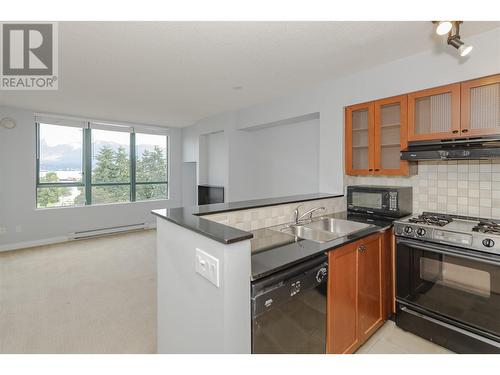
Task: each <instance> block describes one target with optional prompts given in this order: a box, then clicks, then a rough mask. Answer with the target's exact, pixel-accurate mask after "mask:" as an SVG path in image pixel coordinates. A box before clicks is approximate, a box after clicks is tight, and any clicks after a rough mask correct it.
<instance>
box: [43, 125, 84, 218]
mask: <svg viewBox="0 0 500 375" xmlns="http://www.w3.org/2000/svg"><path fill="white" fill-rule="evenodd" d="M37 135H38V152H37V155H38V157H37V167H38V168H37V172H38V173H37V207H38V208H41V207H62V206H76V205H83V204H85V186H84V184H83V178H82V176H83V129H82V128H77V127H69V126H60V125H52V124H43V123H41V124H39V126H38V127H37Z"/></svg>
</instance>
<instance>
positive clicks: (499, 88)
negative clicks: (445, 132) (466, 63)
mask: <svg viewBox="0 0 500 375" xmlns="http://www.w3.org/2000/svg"><path fill="white" fill-rule="evenodd" d="M461 90H462V91H461V122H460V125H461V134H462V135H463V136H482V135H491V134H498V133H500V74H498V75H495V76H490V77H485V78H479V79H474V80H471V81H466V82H462V84H461Z"/></svg>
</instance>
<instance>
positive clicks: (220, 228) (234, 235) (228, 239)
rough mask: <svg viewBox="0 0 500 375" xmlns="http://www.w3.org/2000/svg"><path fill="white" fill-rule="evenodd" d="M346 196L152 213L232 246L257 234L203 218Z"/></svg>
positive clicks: (306, 196) (317, 195)
mask: <svg viewBox="0 0 500 375" xmlns="http://www.w3.org/2000/svg"><path fill="white" fill-rule="evenodd" d="M342 196H343V195H342V194H340V195H339V194H325V193H315V194H304V195H294V196H289V197H280V198H269V199H255V200H250V201H242V202H228V203H218V204H207V205H203V206H192V207H178V208H164V209H158V210H153V211H152V213H153V214H154V215H156V216H158V217H161V218H163V219H165V220H168V221H171V222H173V223H176V224H178V225H180V226H182V227H184V228H187V229H190V230H192V231H194V232H197V233H200V234H202V235H204V236H206V237H209V238H211V239H213V240H215V241H218V242H221V243H224V244H230V243H234V242H239V241H243V240H248V239H251V238H252V237H253V234H252V233H251V232H246V231H243V230H240V229H236V228H233V227H230V226H227V225H224V224H220V223H217V222H214V221H210V220H207V219H204V218H203V215H208V214H216V213H221V212H228V211H238V210H246V209H250V208H259V207H267V206H274V205H278V204H287V203H299V202H307V201H312V200H317V199H328V198H337V197H342Z"/></svg>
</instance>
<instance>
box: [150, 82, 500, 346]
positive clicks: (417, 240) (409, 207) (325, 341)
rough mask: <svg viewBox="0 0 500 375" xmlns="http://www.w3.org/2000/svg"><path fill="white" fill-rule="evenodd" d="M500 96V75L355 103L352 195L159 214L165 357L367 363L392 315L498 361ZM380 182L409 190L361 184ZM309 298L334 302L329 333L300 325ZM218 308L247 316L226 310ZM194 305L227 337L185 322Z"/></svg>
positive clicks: (321, 322) (350, 131)
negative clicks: (330, 356)
mask: <svg viewBox="0 0 500 375" xmlns="http://www.w3.org/2000/svg"><path fill="white" fill-rule="evenodd" d="M499 87H500V75H498V74H497V75H492V76H487V77H478V78H475V79H472V80H468V81H464V82H457V83H451V84H448V85H444V86H439V87H432V88H428V89H424V90H420V91H418V92H412V93H409V94H402V95H398V96H394V97H390V98H386V99H385V98H384V99H377V100H375V101H371V102H367V103H362V104H354V105H350V106H346V107H345V171H346V175H347V176H348V177H347V178H346V180H347V181H348V185H346V187H345V196H344V195H337V196H335V195H326V196H322V195H317V196H315V195H311V196H307V195H306V196H295V197H294V196H291V197H282V198H276V199H267V200H266V199H260V200H249V201H242V202H230V203H226V204H224V203H219V204H217V203H215V202H217V201H214V204H213V205H206V206H197V207H196V208H194V209H189V208H181V209H175V208H174V209H167V210H155V211H153V213H154V214H155V215H157V216H158V217H159V219H158V246H159V247H158V303H159V310H158V317H159V318H158V319H159V320H158V324H159V331H158V334H159V337H158V339H159V341H158V345H159V346H158V348H159V351H160V352H165V353H168V352H178V351H179V352H192V351H194V352H197V351H201V352H204V351H206V350H209V351H210V352H212V350H214V351H215V352H217V350H221V351H222V352H225V351H226V350H229V351H232V350H234V351H235V352H244V353H249V352H251V353H302V352H303V353H325V352H326V353H353V352H355V351H356V350H357V349H359V348H360V347H361V345H362V344H363V343H365V342H366V341H367V340H368V339H369V338H370V337H371V336H372V335H373V334H374V333H375V332H376V331H377V329H379V328H380V327H381V326H382V325H383V324H384V322H385V321H386V320H388V319H393V320H395V322H396V325H397V326H398V327H401V328H402V329H404V330H405V331H410V332H412V333H414V334H416V335H419V336H421V337H424V338H426V339H428V340H430V341H432V342H434V343H437V344H439V345H441V346H444V347H446V348H447V349H449V350H451V351H453V352H458V353H460V352H461V353H498V352H499V350H500V344H499V341H498V339H499V336H498V333H499V332H500V327H499V326H498V323H497V320H496V319H493V320H489V319H488V318H486V317H487V316H488V315H489V316H496V315H495V314H496V313H495V311H496V310H497V308H498V301H497V299H496V298H497V297H496V296H497V295H498V291H499V289H498V288H499V285H498V275H499V268H498V266H499V265H500V263H499V259H498V252H499V250H498V249H500V247H499V246H500V242H499V241H500V238H499V237H498V233H499V228H500V224H499V222H498V221H496V220H495V217H498V216H496V215H498V209H499V208H500V206H498V201H497V200H493V201H494V202H495V203H494V204H492V196H493V195H494V194H497V192H498V190H500V182H499V179H498V176H499V171H500V164H499V162H498V155H499V154H498V152H499V151H498V150H499V149H500V148H499V146H498V138H497V135H498V132H499V125H498V124H499V122H498V121H499V117H500V108H499V98H500V94H499V92H500V91H499ZM379 176H380V177H381V176H384V177H383V178H386V177H385V176H391V177H389V178H387V180H388V181H390V183H395V184H398V185H409V186H390V185H388V186H381V185H358V181H359V182H362V183H366V182H371V181H379V178H380V177H379ZM476 180H477V181H476ZM375 183H377V182H375ZM464 186H466V187H465V188H464ZM438 190H439V191H440V192H438ZM459 190H460V191H459ZM443 191H444V193H443ZM431 193H433V194H431ZM442 197H444V198H446V199H442ZM464 201H465V202H466V203H465V204H463V203H464ZM475 201H477V202H475ZM467 202H468V204H467ZM268 207H270V208H268ZM430 210H432V211H430ZM428 211H430V212H428ZM412 213H415V215H413V216H412ZM408 217H409V218H408ZM165 219H166V221H165ZM259 219H260V220H259ZM172 223H174V225H172ZM361 223H364V224H361ZM392 228H394V229H392ZM448 228H449V230H448ZM189 231H192V232H194V233H195V234H193V233H190V232H189ZM200 235H201V237H208V238H201V237H200ZM191 236H196V237H197V238H198V242H195V241H193V240H192V239H191V238H188V237H191ZM213 240H215V242H213ZM193 258H194V259H195V260H194V262H195V266H196V273H197V274H198V275H197V274H192V267H193V264H192V260H191V261H189V262H188V259H193ZM233 258H234V260H233ZM233 262H234V263H233ZM221 263H222V264H221ZM219 267H221V268H219ZM174 268H175V272H174ZM226 273H227V274H226ZM235 273H236V274H235ZM248 274H250V275H251V276H250V280H249V279H248V276H247V275H248ZM200 275H201V276H203V277H205V278H206V279H208V280H209V281H210V282H211V283H212V284H214V285H215V286H216V288H222V289H223V291H222V293H223V298H221V297H216V296H217V295H218V294H219V293H220V291H218V290H217V289H213V288H211V286H210V285H203V288H202V287H201V286H200V290H203V296H201V295H198V293H199V292H200V291H199V290H198V287H197V283H202V284H206V282H205V280H201V279H200V278H199V276H200ZM233 277H234V279H233ZM179 278H180V279H182V280H184V281H186V282H187V283H188V284H189V285H190V289H189V292H188V291H187V290H184V289H183V288H182V286H181V285H179V284H178V283H176V282H175V279H179ZM315 280H316V281H315ZM224 284H226V286H224ZM228 284H229V285H228ZM307 288H309V289H310V290H308V289H307ZM311 290H312V291H313V292H311ZM308 291H309V292H311V293H313V295H314V294H316V295H317V294H318V293H319V294H321V295H323V301H322V302H317V304H318V305H317V306H316V308H315V309H314V312H315V313H318V314H319V317H317V318H316V320H315V321H314V322H315V324H314V322H312V321H311V319H310V318H309V319H308V318H307V314H308V313H307V312H306V311H307V310H306V311H303V314H305V315H302V316H295V315H294V314H298V312H297V311H298V310H300V307H299V306H301V304H304V302H299V301H296V300H299V299H301V298H303V299H307V298H308V297H307V296H309V295H310V294H311V293H307V292H308ZM179 294H185V295H184V296H182V297H181V296H180V295H179ZM302 296H303V297H302ZM197 297H200V299H201V300H198V299H197ZM206 298H211V299H212V301H211V303H210V304H208V303H207V304H206ZM218 298H221V299H220V303H221V304H222V306H226V304H228V305H227V306H238V308H237V309H234V307H231V308H229V310H227V307H226V308H224V310H222V311H218V310H216V309H215V306H214V304H215V303H216V301H217V300H218ZM232 298H235V300H233V299H232ZM309 298H313V297H309ZM172 299H173V300H174V301H176V302H177V303H174V306H178V309H179V311H176V310H177V307H173V306H172ZM188 299H189V300H190V301H188ZM162 300H163V302H162ZM420 300H421V301H422V302H419V301H420ZM448 300H449V301H448ZM190 305H192V307H193V309H194V306H195V305H198V306H201V307H198V308H197V309H196V310H193V311H195V312H194V315H193V316H191V318H192V319H196V316H205V317H210V319H212V320H215V317H213V316H212V314H214V313H215V314H221V315H219V318H220V319H223V322H224V324H222V322H221V328H220V329H222V331H221V332H214V331H212V328H213V327H211V328H210V330H208V331H205V327H204V326H203V321H200V324H201V325H200V326H198V325H196V324H193V325H192V326H191V327H189V328H186V327H182V328H180V327H179V326H178V321H177V320H176V319H175V317H176V316H180V314H181V312H182V311H186V309H187V310H190V308H189V306H190ZM306 305H307V303H306ZM205 306H206V308H207V310H205ZM222 306H221V308H222ZM275 306H276V307H275ZM319 306H320V307H319ZM309 313H311V311H309ZM225 314H231V318H230V321H232V323H234V324H235V325H234V326H232V325H227V320H228V319H229V317H228V316H227V315H225ZM250 315H251V316H250ZM182 316H183V318H187V317H189V316H190V313H187V312H184V314H182ZM250 320H251V322H252V324H251V327H250V326H249V325H248V324H245V323H246V322H248V321H250ZM296 320H298V322H297V321H296ZM302 320H307V322H308V324H309V325H312V327H308V328H309V329H305V328H304V327H302V326H301V324H305V323H303V322H302ZM286 322H288V325H287V324H286ZM176 326H177V328H176ZM222 327H223V328H222ZM177 329H180V331H179V335H180V336H182V339H181V338H180V337H179V336H177V335H176V334H175V332H176V330H177ZM191 330H192V335H193V336H190V335H191ZM226 330H228V331H230V332H231V336H229V337H228V338H227V339H228V340H229V341H228V342H226V338H225V332H226ZM284 332H286V334H284ZM311 332H314V334H313V336H310V335H311V334H312V333H311ZM173 333H174V334H173ZM205 334H206V337H204V335H205ZM294 335H296V337H295V336H294ZM308 337H309V338H310V340H307V338H308ZM204 340H207V342H210V348H208V347H204V342H205V341H204ZM219 340H220V342H219ZM233 340H235V341H233ZM214 342H219V343H220V345H221V346H220V349H217V348H218V346H217V345H214ZM194 343H196V344H195V345H194V346H191V345H193V344H194ZM183 345H186V346H183Z"/></svg>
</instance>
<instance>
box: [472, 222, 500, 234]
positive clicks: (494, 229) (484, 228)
mask: <svg viewBox="0 0 500 375" xmlns="http://www.w3.org/2000/svg"><path fill="white" fill-rule="evenodd" d="M472 231H474V232H478V233H488V234H498V235H500V224H498V223H495V222H493V221H480V222H479V224H477V225H476V226H475V227H474V228H472Z"/></svg>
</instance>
